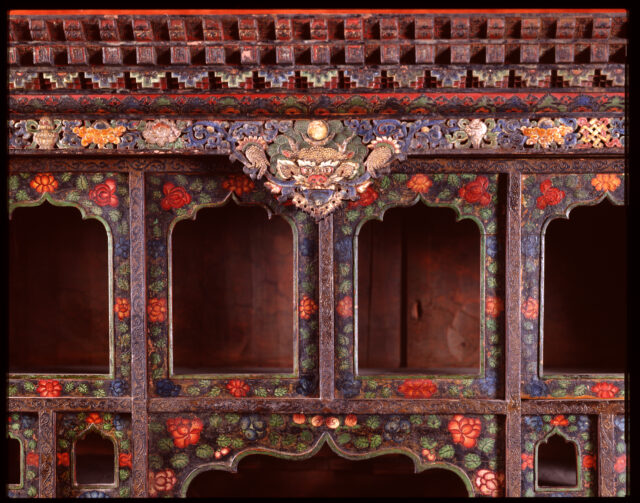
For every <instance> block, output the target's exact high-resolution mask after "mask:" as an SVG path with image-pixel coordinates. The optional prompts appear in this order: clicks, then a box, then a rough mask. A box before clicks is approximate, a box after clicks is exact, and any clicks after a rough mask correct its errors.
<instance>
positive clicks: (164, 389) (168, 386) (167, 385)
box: [156, 379, 182, 398]
mask: <svg viewBox="0 0 640 503" xmlns="http://www.w3.org/2000/svg"><path fill="white" fill-rule="evenodd" d="M181 387H182V386H180V385H179V384H173V382H171V380H169V379H159V380H157V381H156V393H158V395H160V396H161V397H164V398H168V397H170V396H178V394H179V393H180V388H181Z"/></svg>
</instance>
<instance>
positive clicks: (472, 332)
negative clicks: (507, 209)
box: [357, 203, 480, 374]
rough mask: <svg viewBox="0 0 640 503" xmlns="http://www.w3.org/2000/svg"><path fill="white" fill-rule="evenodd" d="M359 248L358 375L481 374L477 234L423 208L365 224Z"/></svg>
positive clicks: (439, 211) (446, 212) (471, 226)
mask: <svg viewBox="0 0 640 503" xmlns="http://www.w3.org/2000/svg"><path fill="white" fill-rule="evenodd" d="M357 247H358V299H357V304H358V367H359V372H360V373H361V374H373V373H381V372H387V373H388V372H419V373H434V374H466V373H475V372H478V370H479V363H480V353H479V347H480V309H479V305H480V232H479V229H478V226H477V225H476V224H475V223H474V222H472V221H471V220H461V221H459V222H456V214H455V212H454V211H453V210H451V209H449V208H430V207H428V206H426V205H425V204H422V203H418V204H416V205H415V206H412V207H410V208H395V209H391V210H389V211H387V212H386V213H385V215H384V220H383V221H382V222H380V221H377V220H371V221H369V222H367V223H366V224H364V225H363V226H362V228H361V229H360V233H359V235H358V240H357Z"/></svg>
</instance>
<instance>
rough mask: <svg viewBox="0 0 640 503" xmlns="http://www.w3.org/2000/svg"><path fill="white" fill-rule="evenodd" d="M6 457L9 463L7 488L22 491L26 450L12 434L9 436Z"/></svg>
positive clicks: (7, 465)
mask: <svg viewBox="0 0 640 503" xmlns="http://www.w3.org/2000/svg"><path fill="white" fill-rule="evenodd" d="M5 456H6V457H5V460H6V462H7V464H6V467H7V471H6V474H7V486H8V488H9V489H21V488H22V485H23V481H22V476H23V475H22V472H23V468H22V467H23V465H24V448H23V446H22V441H21V440H20V439H19V438H17V437H14V436H13V435H12V434H11V433H8V434H7V439H6V453H5Z"/></svg>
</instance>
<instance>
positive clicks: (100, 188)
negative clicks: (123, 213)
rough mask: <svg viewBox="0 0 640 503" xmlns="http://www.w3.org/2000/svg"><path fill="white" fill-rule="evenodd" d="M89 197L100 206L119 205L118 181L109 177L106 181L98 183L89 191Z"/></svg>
mask: <svg viewBox="0 0 640 503" xmlns="http://www.w3.org/2000/svg"><path fill="white" fill-rule="evenodd" d="M89 199H91V200H92V201H93V202H94V203H96V204H97V205H98V206H114V207H115V206H118V196H116V182H115V180H112V179H111V178H109V179H108V180H105V182H104V183H101V184H99V185H96V186H95V187H94V188H93V189H92V190H90V191H89Z"/></svg>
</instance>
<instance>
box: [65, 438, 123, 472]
mask: <svg viewBox="0 0 640 503" xmlns="http://www.w3.org/2000/svg"><path fill="white" fill-rule="evenodd" d="M74 449H75V468H76V469H75V472H76V483H77V484H113V483H115V459H116V452H115V446H114V444H113V442H112V441H111V440H109V439H107V438H104V437H103V436H102V435H100V434H99V433H97V432H96V431H93V430H89V431H88V432H87V434H86V435H85V436H84V437H83V438H81V439H79V440H77V441H76V443H75V447H74Z"/></svg>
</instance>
